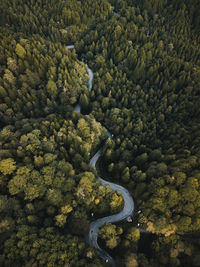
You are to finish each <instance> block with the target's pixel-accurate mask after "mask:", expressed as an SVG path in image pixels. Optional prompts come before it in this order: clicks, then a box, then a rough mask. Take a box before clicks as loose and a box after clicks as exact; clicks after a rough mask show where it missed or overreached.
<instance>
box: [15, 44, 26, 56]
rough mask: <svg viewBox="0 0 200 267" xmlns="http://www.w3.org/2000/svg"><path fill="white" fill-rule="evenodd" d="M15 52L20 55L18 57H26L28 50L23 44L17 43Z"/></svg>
mask: <svg viewBox="0 0 200 267" xmlns="http://www.w3.org/2000/svg"><path fill="white" fill-rule="evenodd" d="M15 52H16V54H17V55H18V57H20V58H21V59H24V57H25V55H26V50H25V49H24V48H23V46H21V45H20V44H17V45H16V48H15Z"/></svg>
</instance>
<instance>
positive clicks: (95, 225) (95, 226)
mask: <svg viewBox="0 0 200 267" xmlns="http://www.w3.org/2000/svg"><path fill="white" fill-rule="evenodd" d="M66 48H68V49H73V48H74V45H68V46H66ZM88 75H89V81H88V90H89V91H91V90H92V82H93V72H92V70H91V69H90V68H88ZM75 111H76V112H80V105H79V104H77V105H76V106H75ZM107 133H108V138H112V135H111V133H110V132H109V131H108V130H107ZM101 150H102V149H101V148H100V149H99V150H98V151H97V153H96V154H95V155H94V156H93V157H92V158H91V159H90V166H91V167H95V166H96V162H97V160H98V159H99V157H100V156H101ZM97 179H98V180H99V181H100V182H101V184H102V185H109V186H110V187H111V188H112V189H113V190H115V191H116V190H118V191H119V192H120V193H121V195H122V197H123V199H124V207H123V209H122V210H121V211H120V212H119V213H117V214H114V215H111V216H107V217H103V218H101V219H97V220H96V221H93V222H91V224H90V227H89V233H88V237H87V240H88V242H89V244H90V245H91V246H93V247H95V248H96V249H97V251H98V254H99V256H100V257H101V258H102V259H104V260H105V261H106V262H108V263H109V264H110V265H111V266H113V267H116V264H115V261H114V259H113V258H112V257H111V256H110V255H109V254H108V253H107V252H106V251H105V250H103V249H101V248H100V247H99V245H98V242H97V239H98V232H99V228H101V227H102V226H103V224H104V223H106V222H110V223H114V222H119V221H122V220H125V219H126V218H128V217H129V216H132V215H133V212H134V201H133V198H132V196H131V195H130V193H129V192H128V190H127V189H125V188H124V187H122V186H120V185H117V184H114V183H111V182H107V181H105V180H104V179H102V178H101V177H98V178H97Z"/></svg>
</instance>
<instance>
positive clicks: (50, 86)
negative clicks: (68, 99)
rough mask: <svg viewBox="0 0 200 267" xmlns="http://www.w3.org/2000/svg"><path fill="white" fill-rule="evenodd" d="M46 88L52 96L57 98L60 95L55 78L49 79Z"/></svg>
mask: <svg viewBox="0 0 200 267" xmlns="http://www.w3.org/2000/svg"><path fill="white" fill-rule="evenodd" d="M46 89H47V92H48V94H49V95H50V96H51V97H53V98H56V96H57V95H58V88H57V86H56V83H55V82H54V81H53V80H48V83H47V86H46Z"/></svg>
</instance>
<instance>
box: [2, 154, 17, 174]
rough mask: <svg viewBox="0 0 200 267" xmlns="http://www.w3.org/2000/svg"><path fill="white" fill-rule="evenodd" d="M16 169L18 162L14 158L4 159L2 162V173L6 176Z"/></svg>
mask: <svg viewBox="0 0 200 267" xmlns="http://www.w3.org/2000/svg"><path fill="white" fill-rule="evenodd" d="M15 169H16V162H15V161H14V160H13V159H12V158H8V159H3V160H1V161H0V171H1V172H2V173H3V174H4V175H10V174H12V173H13V172H14V171H15Z"/></svg>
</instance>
